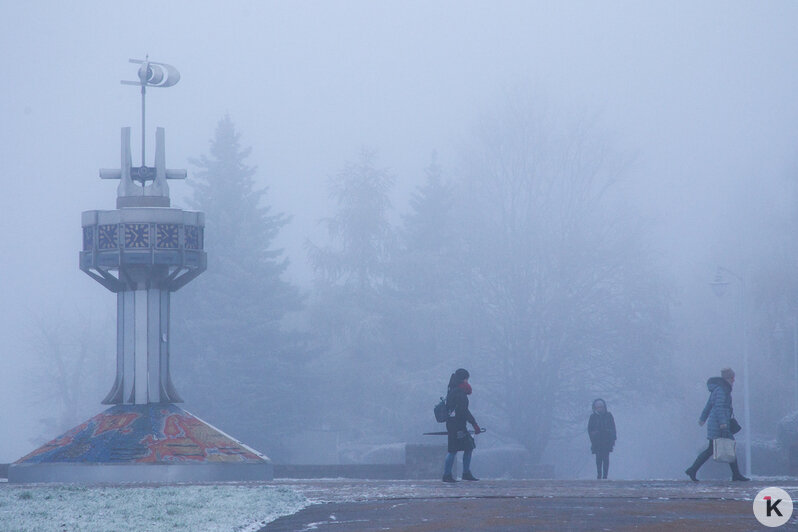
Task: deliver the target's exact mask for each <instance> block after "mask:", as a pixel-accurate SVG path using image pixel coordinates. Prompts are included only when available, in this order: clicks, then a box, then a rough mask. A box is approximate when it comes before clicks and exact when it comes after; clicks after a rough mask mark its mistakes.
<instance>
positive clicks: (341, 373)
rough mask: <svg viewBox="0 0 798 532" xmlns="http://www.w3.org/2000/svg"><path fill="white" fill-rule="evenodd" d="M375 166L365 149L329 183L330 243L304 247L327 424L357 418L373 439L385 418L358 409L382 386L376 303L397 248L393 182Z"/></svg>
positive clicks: (380, 319) (380, 314)
mask: <svg viewBox="0 0 798 532" xmlns="http://www.w3.org/2000/svg"><path fill="white" fill-rule="evenodd" d="M375 161H376V155H375V154H374V153H373V152H370V151H367V150H363V151H362V152H361V154H360V157H359V159H358V160H357V161H356V162H348V163H346V165H345V166H344V168H343V169H342V170H341V171H340V172H338V173H337V174H335V175H334V176H332V177H331V179H330V196H331V198H332V199H333V200H335V202H336V204H337V211H336V212H335V214H334V215H333V216H332V217H330V218H328V219H326V220H324V222H326V225H327V229H328V234H329V237H330V243H329V244H328V245H327V246H324V247H320V246H317V245H315V244H313V243H308V252H309V258H310V261H311V264H312V266H313V267H314V269H315V272H316V274H317V279H316V283H315V291H314V298H313V305H312V308H311V321H312V325H313V330H314V331H315V332H316V333H317V335H318V338H319V340H320V342H321V343H322V345H323V346H324V347H323V350H324V354H323V355H322V359H321V360H320V361H319V366H318V367H319V368H321V369H322V370H323V371H324V372H325V374H326V375H327V380H328V381H334V382H335V386H336V387H335V390H334V391H333V390H329V394H328V395H329V397H330V399H331V400H332V401H334V402H335V404H332V403H330V404H328V405H327V407H329V408H330V414H329V416H328V419H332V420H333V422H335V423H336V424H337V425H338V426H340V427H342V428H346V426H345V423H347V422H348V420H350V419H358V420H359V423H358V426H359V428H363V427H364V426H369V427H371V431H372V433H374V432H376V431H377V430H379V425H380V423H381V421H384V416H381V415H380V413H379V412H378V411H373V412H366V413H365V415H364V414H363V412H362V408H360V406H358V405H363V404H366V403H367V402H370V401H372V400H373V399H372V398H373V397H374V396H375V395H377V394H378V393H379V391H380V389H381V388H382V387H383V386H384V385H385V382H384V381H385V378H386V375H387V372H386V371H385V367H384V364H383V362H382V361H381V360H379V359H381V358H382V356H381V355H382V354H383V352H384V349H385V334H386V333H385V329H386V323H385V316H384V301H383V297H382V296H383V293H384V289H385V282H386V274H387V268H388V261H389V259H390V256H391V250H392V248H393V246H394V241H395V236H394V230H393V227H392V226H391V224H390V222H389V220H388V212H389V210H390V208H391V201H390V192H391V189H392V187H393V184H394V177H393V176H392V175H391V174H390V173H389V172H388V171H387V170H386V169H383V168H379V167H377V166H376V164H375ZM353 409H355V410H353ZM370 414H373V419H372V420H369V417H370ZM370 421H374V423H371V422H370Z"/></svg>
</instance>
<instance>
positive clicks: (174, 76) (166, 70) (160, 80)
mask: <svg viewBox="0 0 798 532" xmlns="http://www.w3.org/2000/svg"><path fill="white" fill-rule="evenodd" d="M130 62H131V63H135V64H137V65H141V66H140V67H139V72H138V75H139V80H138V81H124V80H123V81H122V84H123V85H139V86H140V87H141V167H142V168H145V167H146V163H145V158H144V132H145V131H146V130H145V127H144V126H145V115H144V111H145V96H146V94H147V87H171V86H172V85H176V84H177V82H178V81H180V72H178V71H177V69H176V68H175V67H173V66H172V65H167V64H166V63H156V62H155V61H150V56H149V55H146V56H144V60H143V61H142V60H141V59H130Z"/></svg>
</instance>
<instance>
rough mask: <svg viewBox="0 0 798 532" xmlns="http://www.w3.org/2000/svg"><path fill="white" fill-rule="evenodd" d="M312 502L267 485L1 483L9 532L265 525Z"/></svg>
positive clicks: (2, 523) (1, 514)
mask: <svg viewBox="0 0 798 532" xmlns="http://www.w3.org/2000/svg"><path fill="white" fill-rule="evenodd" d="M308 504H309V502H308V500H307V499H306V498H305V497H304V496H302V495H300V494H299V493H297V492H296V491H294V490H293V489H291V488H288V487H284V486H264V485H257V484H254V485H224V484H222V485H185V486H180V485H177V486H147V487H139V486H137V487H105V486H104V487H84V486H46V485H27V486H12V485H10V484H5V485H3V486H2V487H0V529H2V530H3V531H4V532H6V531H8V532H11V531H14V532H16V531H20V532H21V531H36V532H39V531H43V532H44V531H65V530H69V531H70V532H71V531H75V530H85V531H91V532H102V531H109V532H111V531H114V532H116V531H125V532H135V531H139V530H141V531H147V532H151V531H161V530H198V531H209V532H210V531H225V532H228V531H238V532H244V531H246V532H250V531H255V530H259V529H260V528H262V527H263V526H264V525H266V523H268V522H270V521H273V520H275V519H277V518H278V517H281V516H283V515H290V514H293V513H295V512H297V511H299V510H301V509H302V508H304V507H305V506H307V505H308Z"/></svg>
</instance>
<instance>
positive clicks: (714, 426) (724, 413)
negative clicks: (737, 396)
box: [699, 377, 734, 440]
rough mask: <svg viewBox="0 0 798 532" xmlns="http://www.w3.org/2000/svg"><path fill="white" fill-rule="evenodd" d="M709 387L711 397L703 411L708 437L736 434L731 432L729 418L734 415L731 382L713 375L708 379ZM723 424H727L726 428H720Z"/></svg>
mask: <svg viewBox="0 0 798 532" xmlns="http://www.w3.org/2000/svg"><path fill="white" fill-rule="evenodd" d="M707 388H708V389H709V399H707V406H705V407H704V411H703V412H701V417H700V418H699V419H700V420H701V421H706V422H707V438H709V439H710V440H714V439H715V438H731V439H734V436H733V435H732V433H731V432H729V420H731V417H732V412H733V410H732V397H731V390H732V388H731V384H729V383H728V382H727V381H726V379H724V378H722V377H711V378H710V379H709V380H708V381H707ZM721 425H726V428H725V429H722V430H721V428H720V426H721Z"/></svg>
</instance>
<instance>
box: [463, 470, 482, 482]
mask: <svg viewBox="0 0 798 532" xmlns="http://www.w3.org/2000/svg"><path fill="white" fill-rule="evenodd" d="M463 480H479V479H478V478H477V477H475V476H474V475H472V474H471V471H466V472H465V473H463Z"/></svg>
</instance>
